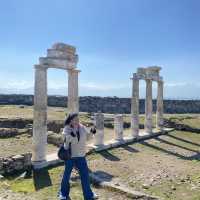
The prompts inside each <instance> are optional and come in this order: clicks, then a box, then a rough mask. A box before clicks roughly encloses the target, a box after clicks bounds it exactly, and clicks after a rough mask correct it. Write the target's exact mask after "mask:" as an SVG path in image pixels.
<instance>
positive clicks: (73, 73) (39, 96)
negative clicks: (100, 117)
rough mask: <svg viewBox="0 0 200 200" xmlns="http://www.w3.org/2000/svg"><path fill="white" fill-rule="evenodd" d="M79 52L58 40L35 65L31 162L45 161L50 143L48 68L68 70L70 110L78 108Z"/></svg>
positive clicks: (37, 164)
mask: <svg viewBox="0 0 200 200" xmlns="http://www.w3.org/2000/svg"><path fill="white" fill-rule="evenodd" d="M77 62H78V55H77V54H76V48H75V47H73V46H70V45H67V44H63V43H56V44H54V45H53V46H52V48H51V49H48V50H47V56H46V57H41V58H39V64H38V65H35V95H34V122H33V147H32V151H33V155H32V162H33V164H34V165H35V166H36V168H37V166H38V167H40V166H44V165H45V163H46V143H47V70H48V68H57V69H63V70H65V71H67V73H68V110H69V112H78V111H79V98H78V74H79V72H80V70H77V69H76V67H77Z"/></svg>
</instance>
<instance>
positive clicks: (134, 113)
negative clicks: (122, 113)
mask: <svg viewBox="0 0 200 200" xmlns="http://www.w3.org/2000/svg"><path fill="white" fill-rule="evenodd" d="M132 81H133V83H132V84H133V86H132V100H131V129H132V136H133V137H137V136H138V133H139V79H138V77H137V74H133V78H132Z"/></svg>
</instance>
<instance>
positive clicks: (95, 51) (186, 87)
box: [0, 0, 200, 99]
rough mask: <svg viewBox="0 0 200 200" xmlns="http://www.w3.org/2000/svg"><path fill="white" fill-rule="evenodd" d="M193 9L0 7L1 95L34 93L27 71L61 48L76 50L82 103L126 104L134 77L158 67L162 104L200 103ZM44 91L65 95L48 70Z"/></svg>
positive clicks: (119, 4)
mask: <svg viewBox="0 0 200 200" xmlns="http://www.w3.org/2000/svg"><path fill="white" fill-rule="evenodd" d="M199 9H200V1H199V0H123V1H120V0H57V1H53V0H42V1H39V0H29V1H27V0H6V1H1V2H0V25H1V28H0V59H1V61H0V93H32V92H33V84H34V70H33V65H34V64H37V63H38V58H39V57H41V56H44V55H45V54H46V49H47V48H50V47H51V46H52V44H53V43H55V42H65V43H68V44H71V45H74V46H76V47H77V53H78V54H79V63H78V68H79V69H80V70H82V72H81V74H80V95H81V96H83V95H97V96H119V97H129V96H131V81H130V77H131V75H132V73H134V72H135V71H136V69H137V68H138V67H145V66H151V65H159V66H162V67H163V69H162V72H161V75H162V76H163V77H164V80H165V98H184V99H185V98H188V99H190V98H193V99H194V98H200V93H199V90H200V78H199V75H200V59H199V58H200V45H199V44H200V37H199V35H200V20H199V19H200V12H199ZM48 90H49V91H48V93H49V94H61V95H67V74H66V72H65V71H62V70H53V69H51V70H49V72H48ZM144 94H145V85H144V82H141V95H140V96H141V97H144ZM153 94H154V96H155V95H156V84H154V91H153Z"/></svg>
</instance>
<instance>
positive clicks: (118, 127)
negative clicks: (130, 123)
mask: <svg viewBox="0 0 200 200" xmlns="http://www.w3.org/2000/svg"><path fill="white" fill-rule="evenodd" d="M123 124H124V123H123V115H115V119H114V129H115V139H116V140H123Z"/></svg>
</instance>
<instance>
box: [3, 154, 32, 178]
mask: <svg viewBox="0 0 200 200" xmlns="http://www.w3.org/2000/svg"><path fill="white" fill-rule="evenodd" d="M31 165H32V164H31V153H26V154H21V155H15V156H10V157H7V158H0V174H10V173H14V172H16V171H19V170H27V169H29V168H30V167H31Z"/></svg>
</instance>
